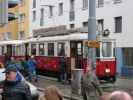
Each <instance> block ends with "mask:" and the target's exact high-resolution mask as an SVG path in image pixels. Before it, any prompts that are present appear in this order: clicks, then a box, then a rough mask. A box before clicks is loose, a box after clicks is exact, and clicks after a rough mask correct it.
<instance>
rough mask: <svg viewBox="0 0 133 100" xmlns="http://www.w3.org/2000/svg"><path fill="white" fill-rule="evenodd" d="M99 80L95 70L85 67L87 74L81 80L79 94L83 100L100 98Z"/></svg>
mask: <svg viewBox="0 0 133 100" xmlns="http://www.w3.org/2000/svg"><path fill="white" fill-rule="evenodd" d="M99 84H100V83H99V80H98V79H97V76H96V75H95V68H90V67H87V72H86V73H85V74H84V75H83V76H82V79H81V93H82V96H83V99H84V100H98V98H100V97H101V96H102V89H101V88H100V87H99Z"/></svg>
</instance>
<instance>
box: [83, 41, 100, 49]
mask: <svg viewBox="0 0 133 100" xmlns="http://www.w3.org/2000/svg"><path fill="white" fill-rule="evenodd" d="M85 44H86V45H87V46H88V47H91V48H99V47H100V42H99V41H97V40H90V41H86V43H85Z"/></svg>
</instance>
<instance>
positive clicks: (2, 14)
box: [0, 0, 8, 26]
mask: <svg viewBox="0 0 133 100" xmlns="http://www.w3.org/2000/svg"><path fill="white" fill-rule="evenodd" d="M7 22H8V0H0V26H2V25H4V24H6V23H7Z"/></svg>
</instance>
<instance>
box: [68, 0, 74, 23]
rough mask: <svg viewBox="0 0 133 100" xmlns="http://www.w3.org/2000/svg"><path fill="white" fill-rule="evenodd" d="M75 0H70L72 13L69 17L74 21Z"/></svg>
mask: <svg viewBox="0 0 133 100" xmlns="http://www.w3.org/2000/svg"><path fill="white" fill-rule="evenodd" d="M74 4H75V0H70V13H69V19H70V21H74V20H75V11H74V9H75V5H74Z"/></svg>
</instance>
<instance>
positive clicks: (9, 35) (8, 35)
mask: <svg viewBox="0 0 133 100" xmlns="http://www.w3.org/2000/svg"><path fill="white" fill-rule="evenodd" d="M4 35H5V36H4V40H11V33H10V32H6V33H5V34H4Z"/></svg>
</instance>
